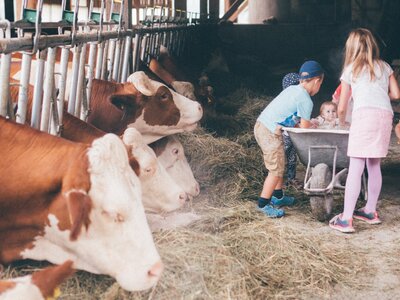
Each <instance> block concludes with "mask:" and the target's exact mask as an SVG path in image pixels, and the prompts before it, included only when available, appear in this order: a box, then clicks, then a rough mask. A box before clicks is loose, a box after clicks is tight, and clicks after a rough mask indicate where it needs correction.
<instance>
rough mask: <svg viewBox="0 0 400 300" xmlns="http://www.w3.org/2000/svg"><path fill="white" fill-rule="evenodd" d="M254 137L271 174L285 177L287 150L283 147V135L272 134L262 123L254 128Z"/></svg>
mask: <svg viewBox="0 0 400 300" xmlns="http://www.w3.org/2000/svg"><path fill="white" fill-rule="evenodd" d="M254 136H255V138H256V141H257V143H258V145H259V146H260V147H261V150H262V152H263V157H264V163H265V167H266V168H267V170H268V171H269V173H270V174H272V175H274V176H277V177H283V174H284V173H285V150H284V147H283V140H282V133H281V131H280V130H279V133H272V132H271V131H269V129H267V128H266V127H265V126H264V125H263V124H262V123H261V122H259V121H257V122H256V125H255V126H254Z"/></svg>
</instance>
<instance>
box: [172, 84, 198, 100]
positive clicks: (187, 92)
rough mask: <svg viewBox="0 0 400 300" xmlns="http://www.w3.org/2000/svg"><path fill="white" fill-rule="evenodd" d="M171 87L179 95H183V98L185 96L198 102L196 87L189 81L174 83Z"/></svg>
mask: <svg viewBox="0 0 400 300" xmlns="http://www.w3.org/2000/svg"><path fill="white" fill-rule="evenodd" d="M171 86H172V87H173V88H174V90H175V91H176V92H177V93H178V94H181V95H182V96H185V97H186V98H189V99H191V100H194V101H197V99H196V96H195V94H194V86H193V84H192V83H190V82H187V81H173V82H171Z"/></svg>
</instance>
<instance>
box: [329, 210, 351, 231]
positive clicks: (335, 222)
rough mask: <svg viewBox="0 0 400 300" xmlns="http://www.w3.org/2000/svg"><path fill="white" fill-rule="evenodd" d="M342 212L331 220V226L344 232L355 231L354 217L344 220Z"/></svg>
mask: <svg viewBox="0 0 400 300" xmlns="http://www.w3.org/2000/svg"><path fill="white" fill-rule="evenodd" d="M341 217H342V214H340V215H336V216H334V217H333V218H332V220H330V221H329V227H330V228H333V229H336V230H339V231H340V232H344V233H352V232H354V231H355V230H354V227H353V219H349V220H342V219H341Z"/></svg>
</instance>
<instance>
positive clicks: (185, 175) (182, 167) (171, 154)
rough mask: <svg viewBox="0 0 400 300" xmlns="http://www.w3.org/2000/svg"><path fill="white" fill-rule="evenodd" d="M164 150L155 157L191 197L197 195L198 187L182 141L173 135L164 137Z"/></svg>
mask: <svg viewBox="0 0 400 300" xmlns="http://www.w3.org/2000/svg"><path fill="white" fill-rule="evenodd" d="M166 139H168V142H167V143H166V145H165V150H164V151H163V152H162V153H161V154H160V155H159V156H158V157H157V158H158V160H159V162H160V163H161V164H162V165H163V166H164V167H165V169H166V170H167V172H168V174H169V175H170V176H171V177H172V178H173V179H174V181H175V182H176V183H177V184H178V185H179V186H181V187H182V188H183V189H184V191H185V192H186V193H187V194H188V195H189V196H192V197H195V196H198V195H199V193H200V187H199V184H198V182H197V181H196V179H195V178H194V175H193V172H192V169H191V167H190V165H189V162H188V161H187V159H186V156H185V152H184V149H183V146H182V143H181V142H180V141H179V140H178V138H177V137H175V136H168V137H166Z"/></svg>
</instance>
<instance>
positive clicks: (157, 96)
mask: <svg viewBox="0 0 400 300" xmlns="http://www.w3.org/2000/svg"><path fill="white" fill-rule="evenodd" d="M91 110H92V112H91V114H90V115H89V118H88V122H89V123H91V124H92V125H94V126H96V127H97V128H99V129H101V130H103V131H106V132H113V133H116V134H119V135H121V134H122V133H123V131H124V130H125V129H126V128H127V127H134V128H136V129H137V130H139V132H140V133H141V134H142V135H143V138H144V139H145V141H146V143H151V142H153V141H156V140H157V139H159V138H161V137H163V136H166V135H170V134H174V133H178V132H183V131H191V130H193V129H195V128H196V126H197V122H198V121H199V120H200V119H201V117H202V115H203V110H202V108H201V106H200V105H199V103H197V102H195V101H192V100H190V99H188V98H186V97H184V96H182V95H179V94H177V93H176V92H174V91H172V90H171V89H169V88H168V87H166V86H165V85H164V84H162V83H159V82H157V81H154V80H151V79H149V77H147V75H146V74H145V73H144V72H135V73H133V74H132V75H130V76H129V78H128V82H127V83H122V84H120V83H114V82H107V81H102V80H93V84H92V94H91Z"/></svg>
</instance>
